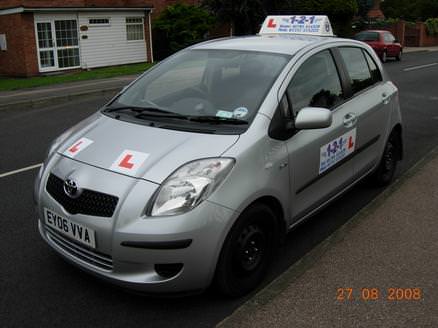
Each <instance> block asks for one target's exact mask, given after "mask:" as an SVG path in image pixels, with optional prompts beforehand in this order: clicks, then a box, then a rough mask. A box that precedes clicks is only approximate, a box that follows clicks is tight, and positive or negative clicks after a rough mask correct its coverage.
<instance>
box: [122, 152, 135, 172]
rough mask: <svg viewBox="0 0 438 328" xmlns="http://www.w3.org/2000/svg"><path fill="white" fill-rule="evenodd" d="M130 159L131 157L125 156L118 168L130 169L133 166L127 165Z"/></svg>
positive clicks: (131, 164)
mask: <svg viewBox="0 0 438 328" xmlns="http://www.w3.org/2000/svg"><path fill="white" fill-rule="evenodd" d="M131 158H132V155H126V156H125V157H124V158H123V159H122V160H121V161H120V163H119V166H120V167H124V168H126V169H132V167H133V166H134V164H133V163H129V160H130V159H131Z"/></svg>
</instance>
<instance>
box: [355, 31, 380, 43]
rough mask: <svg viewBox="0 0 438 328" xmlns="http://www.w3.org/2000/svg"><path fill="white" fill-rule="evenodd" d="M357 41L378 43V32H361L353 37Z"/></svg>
mask: <svg viewBox="0 0 438 328" xmlns="http://www.w3.org/2000/svg"><path fill="white" fill-rule="evenodd" d="M354 38H355V39H356V40H359V41H379V33H378V32H361V33H358V34H356V35H355V36H354Z"/></svg>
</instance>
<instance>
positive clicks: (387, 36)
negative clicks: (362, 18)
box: [354, 30, 403, 63]
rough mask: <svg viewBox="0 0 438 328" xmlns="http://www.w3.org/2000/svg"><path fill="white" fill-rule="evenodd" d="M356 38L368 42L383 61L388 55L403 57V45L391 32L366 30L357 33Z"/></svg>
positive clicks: (399, 58)
mask: <svg viewBox="0 0 438 328" xmlns="http://www.w3.org/2000/svg"><path fill="white" fill-rule="evenodd" d="M354 39H355V40H359V41H363V42H365V43H368V44H369V45H370V46H371V48H373V49H374V51H375V52H376V53H377V55H378V56H379V57H380V59H381V60H382V62H383V63H385V62H386V60H387V58H388V57H395V58H396V59H397V60H401V58H402V53H403V47H402V45H401V44H400V43H399V42H398V40H397V39H396V38H395V37H394V35H392V33H391V32H388V31H380V30H366V31H362V32H359V33H357V34H356V35H355V36H354Z"/></svg>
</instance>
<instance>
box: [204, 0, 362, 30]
mask: <svg viewBox="0 0 438 328" xmlns="http://www.w3.org/2000/svg"><path fill="white" fill-rule="evenodd" d="M203 4H204V6H205V7H206V8H208V9H209V10H211V11H212V12H213V13H214V14H215V15H217V16H218V17H219V18H220V19H221V20H222V21H224V22H228V23H231V24H232V26H233V27H234V32H235V34H254V33H256V32H258V30H259V28H260V24H261V23H262V22H263V19H264V17H265V16H266V15H267V14H277V15H278V14H285V15H289V14H320V15H328V16H329V17H330V20H331V22H332V24H333V26H334V29H335V31H336V33H338V34H340V35H348V34H349V33H350V32H349V30H350V29H351V20H352V18H353V16H354V15H355V14H357V11H358V5H357V1H356V0H272V1H268V0H204V1H203Z"/></svg>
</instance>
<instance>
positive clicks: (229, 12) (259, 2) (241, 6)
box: [203, 0, 266, 35]
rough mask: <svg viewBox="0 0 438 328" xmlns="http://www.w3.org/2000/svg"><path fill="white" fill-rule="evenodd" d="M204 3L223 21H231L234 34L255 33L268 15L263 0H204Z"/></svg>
mask: <svg viewBox="0 0 438 328" xmlns="http://www.w3.org/2000/svg"><path fill="white" fill-rule="evenodd" d="M203 5H204V6H205V7H206V8H207V9H208V10H210V11H211V12H212V13H213V14H215V15H216V16H217V17H218V18H219V19H220V20H221V21H222V22H225V23H230V24H231V26H232V28H233V34H236V35H242V34H254V33H256V32H258V27H259V26H258V25H259V24H260V23H261V22H262V21H263V18H264V17H265V16H266V5H265V3H264V1H263V0H204V1H203Z"/></svg>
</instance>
